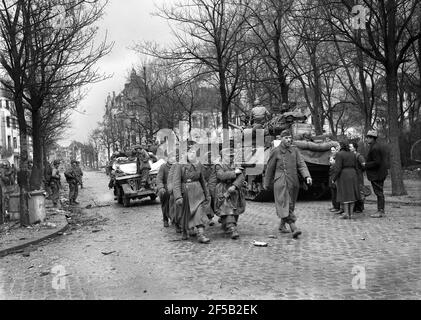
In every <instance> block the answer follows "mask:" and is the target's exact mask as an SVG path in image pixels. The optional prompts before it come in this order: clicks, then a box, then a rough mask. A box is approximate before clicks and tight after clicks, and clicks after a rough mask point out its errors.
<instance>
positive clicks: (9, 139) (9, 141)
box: [7, 136, 12, 149]
mask: <svg viewBox="0 0 421 320" xmlns="http://www.w3.org/2000/svg"><path fill="white" fill-rule="evenodd" d="M7 148H9V149H11V148H12V137H11V136H7Z"/></svg>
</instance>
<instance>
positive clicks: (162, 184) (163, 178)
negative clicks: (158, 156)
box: [156, 153, 176, 228]
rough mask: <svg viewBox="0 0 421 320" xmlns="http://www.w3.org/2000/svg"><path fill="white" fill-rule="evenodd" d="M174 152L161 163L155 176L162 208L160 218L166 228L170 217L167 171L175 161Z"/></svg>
mask: <svg viewBox="0 0 421 320" xmlns="http://www.w3.org/2000/svg"><path fill="white" fill-rule="evenodd" d="M175 161H176V158H175V154H174V153H172V154H170V155H169V156H168V160H167V163H165V164H163V165H161V166H160V167H159V170H158V174H157V176H156V187H157V190H158V195H159V201H160V202H161V209H162V220H163V221H164V227H165V228H168V227H169V226H170V225H169V223H168V219H169V217H170V215H169V211H170V193H169V192H168V187H167V183H168V173H169V171H170V169H171V167H172V165H173V164H174V163H175Z"/></svg>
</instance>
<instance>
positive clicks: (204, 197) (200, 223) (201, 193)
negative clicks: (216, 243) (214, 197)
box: [173, 148, 210, 243]
mask: <svg viewBox="0 0 421 320" xmlns="http://www.w3.org/2000/svg"><path fill="white" fill-rule="evenodd" d="M173 183H174V184H173V193H174V199H175V202H176V205H177V206H179V207H181V212H180V213H181V216H180V219H179V220H178V221H179V223H180V226H181V228H182V239H183V240H186V239H188V231H189V230H191V229H193V228H195V227H196V228H197V239H198V241H199V242H200V243H209V242H210V239H209V238H208V237H206V235H205V233H204V231H205V225H206V223H207V222H208V221H209V219H208V217H207V213H208V205H209V201H210V199H209V198H210V197H209V192H208V190H207V187H206V181H205V178H204V176H203V165H202V164H201V163H200V162H199V161H198V160H197V155H196V149H195V148H190V150H189V151H188V153H187V163H180V164H179V165H178V166H177V169H176V171H175V173H174V180H173Z"/></svg>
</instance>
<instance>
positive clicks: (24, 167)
mask: <svg viewBox="0 0 421 320" xmlns="http://www.w3.org/2000/svg"><path fill="white" fill-rule="evenodd" d="M19 139H20V159H19V172H18V184H19V191H20V200H19V202H20V224H21V225H22V226H28V225H29V210H28V191H29V172H28V137H27V134H26V126H23V127H22V126H21V123H20V122H19Z"/></svg>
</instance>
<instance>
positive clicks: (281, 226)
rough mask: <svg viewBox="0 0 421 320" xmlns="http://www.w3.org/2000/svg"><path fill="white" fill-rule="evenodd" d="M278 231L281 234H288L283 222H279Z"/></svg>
mask: <svg viewBox="0 0 421 320" xmlns="http://www.w3.org/2000/svg"><path fill="white" fill-rule="evenodd" d="M279 231H280V232H281V233H290V231H289V230H288V228H287V226H286V225H285V222H283V221H281V223H280V224H279Z"/></svg>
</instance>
